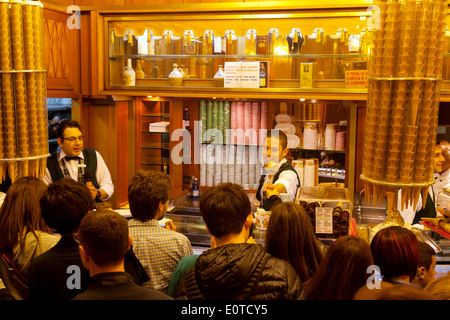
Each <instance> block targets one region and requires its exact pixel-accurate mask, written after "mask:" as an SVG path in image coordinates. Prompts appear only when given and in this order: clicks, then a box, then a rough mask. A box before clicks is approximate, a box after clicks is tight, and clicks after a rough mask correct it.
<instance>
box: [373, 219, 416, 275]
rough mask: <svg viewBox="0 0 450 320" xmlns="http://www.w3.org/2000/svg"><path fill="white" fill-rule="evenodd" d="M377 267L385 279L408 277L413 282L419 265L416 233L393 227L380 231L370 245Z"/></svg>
mask: <svg viewBox="0 0 450 320" xmlns="http://www.w3.org/2000/svg"><path fill="white" fill-rule="evenodd" d="M370 249H371V250H372V255H373V260H374V263H375V265H377V266H378V267H379V268H380V272H381V274H382V276H383V278H385V277H386V278H398V277H401V276H403V277H404V276H408V278H409V281H411V280H412V279H413V278H414V277H415V276H416V272H417V267H418V265H419V247H418V243H417V238H416V236H415V235H414V233H413V232H412V231H410V230H408V229H406V228H403V227H399V226H392V227H387V228H383V229H381V230H380V231H378V232H377V233H376V234H375V236H374V237H373V239H372V242H371V244H370Z"/></svg>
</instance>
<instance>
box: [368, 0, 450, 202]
mask: <svg viewBox="0 0 450 320" xmlns="http://www.w3.org/2000/svg"><path fill="white" fill-rule="evenodd" d="M374 5H376V6H378V7H379V8H380V18H381V28H380V29H375V30H373V32H372V35H373V49H372V55H371V68H370V71H369V89H368V101H367V116H366V132H365V137H364V157H363V171H362V175H361V179H362V180H364V186H365V190H366V201H368V202H370V199H371V198H372V199H373V203H374V204H377V203H379V202H380V201H381V200H383V199H385V198H386V197H387V195H388V197H387V202H388V210H392V209H395V210H396V209H397V201H398V199H397V194H398V190H399V189H400V188H401V190H402V192H401V209H403V208H404V207H405V206H406V205H411V206H414V207H415V206H416V205H417V202H418V200H419V198H420V196H421V195H422V196H424V197H425V198H426V195H427V192H428V188H429V186H430V185H431V184H432V183H433V182H434V180H433V166H432V164H433V163H434V148H435V142H436V135H435V132H436V126H437V116H438V106H439V92H440V80H441V79H440V77H441V73H442V61H443V46H444V35H445V26H446V17H447V14H446V8H447V1H444V0H421V1H416V0H413V1H407V0H405V1H403V0H380V1H375V2H374ZM423 203H424V204H425V201H423ZM399 209H400V208H399Z"/></svg>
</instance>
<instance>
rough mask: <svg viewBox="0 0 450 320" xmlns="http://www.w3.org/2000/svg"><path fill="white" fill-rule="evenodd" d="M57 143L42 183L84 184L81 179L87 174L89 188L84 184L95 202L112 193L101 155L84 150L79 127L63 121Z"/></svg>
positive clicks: (103, 199)
mask: <svg viewBox="0 0 450 320" xmlns="http://www.w3.org/2000/svg"><path fill="white" fill-rule="evenodd" d="M57 136H58V138H57V140H56V141H57V142H58V145H59V146H60V147H61V148H59V149H58V150H57V151H56V152H55V153H53V154H52V155H51V156H50V158H48V160H47V170H46V172H45V176H44V178H43V181H44V182H45V183H46V184H50V183H52V182H54V181H57V180H59V179H62V178H72V179H73V180H75V181H80V182H85V181H84V178H83V175H84V173H85V172H89V173H90V174H91V176H92V185H91V184H86V185H87V187H88V188H89V190H90V191H91V194H92V198H93V199H94V200H96V201H105V200H107V199H109V198H110V197H111V196H112V194H113V193H114V184H113V183H112V180H111V174H110V173H109V170H108V167H107V166H106V164H105V161H104V160H103V158H102V156H101V155H100V153H98V152H97V151H95V150H93V149H87V148H83V135H82V133H81V126H80V124H79V123H78V122H76V121H72V120H65V121H62V122H61V123H60V125H59V128H58V131H57Z"/></svg>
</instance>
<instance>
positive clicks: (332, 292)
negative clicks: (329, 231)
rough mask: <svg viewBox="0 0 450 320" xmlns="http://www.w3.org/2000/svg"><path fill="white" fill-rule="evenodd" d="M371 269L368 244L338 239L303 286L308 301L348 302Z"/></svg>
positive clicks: (353, 238) (351, 237)
mask: <svg viewBox="0 0 450 320" xmlns="http://www.w3.org/2000/svg"><path fill="white" fill-rule="evenodd" d="M371 265H373V259H372V254H371V252H370V247H369V244H368V243H367V242H366V241H365V240H363V239H361V238H358V237H355V236H351V235H348V236H344V237H340V238H338V239H337V240H335V241H334V242H332V243H331V244H330V247H329V248H328V250H327V253H326V254H325V257H324V259H323V261H322V263H321V264H320V266H319V269H318V270H317V271H316V273H315V274H314V275H313V276H312V278H311V279H310V280H309V281H308V282H307V283H305V288H306V291H307V296H308V299H311V300H351V299H353V296H354V295H355V293H356V291H358V289H359V288H361V287H362V286H364V285H365V284H366V281H367V279H368V277H369V276H370V274H368V273H367V268H368V267H369V266H371Z"/></svg>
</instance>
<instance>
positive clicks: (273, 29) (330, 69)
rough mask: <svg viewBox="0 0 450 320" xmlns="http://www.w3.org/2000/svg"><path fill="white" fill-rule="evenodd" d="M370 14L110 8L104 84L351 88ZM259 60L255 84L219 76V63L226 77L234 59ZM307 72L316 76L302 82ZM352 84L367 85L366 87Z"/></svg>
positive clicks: (363, 57) (363, 56)
mask: <svg viewBox="0 0 450 320" xmlns="http://www.w3.org/2000/svg"><path fill="white" fill-rule="evenodd" d="M367 15H369V13H368V12H358V13H355V12H346V13H342V12H340V13H339V14H337V13H334V16H331V17H330V15H328V16H327V17H325V16H322V15H321V14H320V13H317V12H316V13H310V14H305V13H302V12H300V11H297V12H291V13H285V14H280V13H279V12H274V11H269V12H264V13H260V14H258V13H257V12H248V13H242V12H236V13H231V14H228V15H224V14H223V13H221V12H217V13H212V14H204V13H195V14H187V13H180V14H178V15H176V16H175V15H174V16H167V15H163V14H156V13H155V14H151V15H148V16H140V15H126V16H125V17H117V16H107V15H105V17H104V36H103V37H104V43H105V49H106V50H105V61H106V62H107V63H106V64H105V66H106V68H105V69H104V79H105V81H104V89H105V90H107V91H108V90H128V91H134V92H137V91H142V90H144V89H152V90H164V91H175V92H176V91H186V90H189V91H192V90H193V91H198V90H202V91H216V92H228V91H233V90H237V89H245V90H248V89H250V90H254V89H257V90H259V91H261V90H262V91H268V92H270V90H279V89H289V90H294V91H299V92H302V91H311V90H319V92H320V91H327V90H330V89H331V90H340V91H342V90H343V91H346V90H348V89H349V88H346V82H345V72H346V71H352V70H367V68H368V62H369V50H370V46H371V37H370V32H369V31H367V30H368V29H367V28H366V22H365V19H366V16H367ZM311 17H314V18H315V19H314V20H315V21H314V23H317V24H318V25H321V24H323V25H327V29H326V32H325V31H324V28H322V27H317V25H313V24H312V23H313V22H312V21H311V19H310V18H311ZM212 26H214V29H211V27H212ZM299 26H301V27H299ZM130 60H131V64H132V68H133V69H134V71H135V72H136V81H135V83H134V84H133V85H128V84H127V83H126V82H125V81H124V73H125V69H127V68H128V63H129V61H130ZM255 62H256V63H257V62H259V65H258V66H257V68H258V70H257V71H256V73H257V74H258V78H259V79H258V80H259V81H257V82H258V84H259V85H257V86H251V87H236V86H233V85H230V84H229V83H228V84H227V81H225V83H224V85H223V86H221V85H218V81H214V76H215V75H216V73H218V72H219V70H220V69H221V68H220V66H222V69H223V73H224V78H225V80H226V79H227V78H228V77H230V72H231V71H230V70H231V68H232V67H231V65H232V64H233V63H243V64H244V65H245V64H246V63H249V64H250V65H251V63H255ZM303 65H305V66H307V67H308V68H307V69H308V72H306V73H305V72H304V70H306V68H303V67H302V66H303ZM174 70H178V72H176V73H177V74H178V73H181V74H182V75H183V78H182V79H183V80H182V81H178V82H175V81H170V80H169V79H170V78H169V74H170V73H171V72H173V71H174ZM302 77H303V78H304V77H306V78H309V79H310V81H309V82H308V83H306V84H301V81H300V79H301V78H302ZM352 90H354V89H352ZM352 90H350V91H349V92H356V93H359V92H365V91H364V88H363V89H360V90H356V91H355V90H354V91H352Z"/></svg>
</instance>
